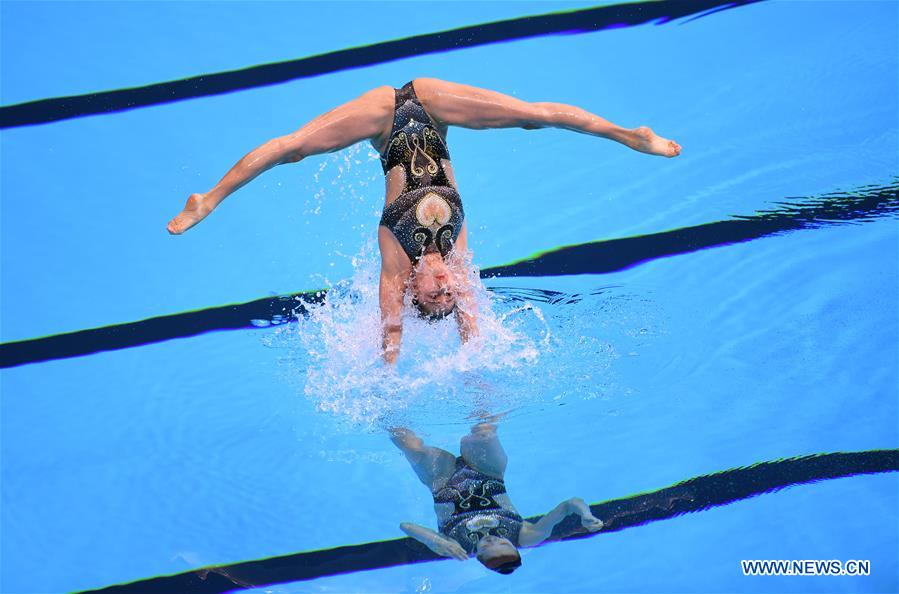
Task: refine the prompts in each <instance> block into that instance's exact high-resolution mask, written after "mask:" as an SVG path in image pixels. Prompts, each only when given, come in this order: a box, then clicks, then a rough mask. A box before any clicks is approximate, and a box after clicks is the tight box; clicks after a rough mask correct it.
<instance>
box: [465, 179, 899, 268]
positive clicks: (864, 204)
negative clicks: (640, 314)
mask: <svg viewBox="0 0 899 594" xmlns="http://www.w3.org/2000/svg"><path fill="white" fill-rule="evenodd" d="M793 200H795V201H793V202H779V203H777V204H779V205H780V208H778V209H774V210H769V211H763V212H759V213H756V214H755V215H752V216H737V217H734V218H733V219H730V220H726V221H718V222H715V223H705V224H702V225H696V226H694V227H683V228H681V229H672V230H671V231H662V232H660V233H651V234H649V235H638V236H636V237H624V238H621V239H610V240H606V241H591V242H590V243H582V244H578V245H571V246H565V247H562V248H556V249H552V250H549V251H546V252H543V253H541V254H537V255H535V256H533V257H531V258H528V259H526V260H520V261H518V262H514V263H512V264H506V265H503V266H495V267H493V268H487V269H485V270H483V271H482V275H483V276H485V277H488V278H489V277H494V276H495V277H506V276H561V275H568V274H604V273H609V272H618V271H620V270H626V269H628V268H631V267H633V266H636V265H638V264H642V263H644V262H648V261H650V260H657V259H659V258H665V257H668V256H675V255H679V254H688V253H690V252H696V251H699V250H704V249H708V248H712V247H720V246H726V245H732V244H735V243H742V242H745V241H750V240H753V239H760V238H762V237H766V236H770V235H778V234H782V233H787V232H790V231H798V230H801V229H814V228H818V227H825V226H829V225H838V224H846V223H863V222H868V221H872V220H875V219H880V218H896V217H897V216H899V178H894V179H893V180H892V182H891V183H888V184H886V185H883V186H863V187H861V188H859V189H857V190H855V191H852V192H833V193H830V194H825V195H823V196H819V197H815V198H796V199H793Z"/></svg>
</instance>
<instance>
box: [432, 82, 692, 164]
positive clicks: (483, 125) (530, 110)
mask: <svg viewBox="0 0 899 594" xmlns="http://www.w3.org/2000/svg"><path fill="white" fill-rule="evenodd" d="M414 84H415V91H416V92H417V93H418V97H419V99H420V100H421V102H422V105H423V106H424V108H425V109H426V110H427V112H428V113H429V114H430V115H431V116H432V117H434V118H436V119H437V121H439V122H442V123H443V124H448V125H452V126H461V127H463V128H473V129H475V130H484V129H487V128H524V129H526V130H536V129H538V128H561V129H563V130H571V131H573V132H580V133H581V134H590V135H591V136H599V137H601V138H607V139H609V140H614V141H616V142H620V143H621V144H623V145H625V146H627V147H629V148H632V149H634V150H635V151H640V152H641V153H649V154H650V155H659V156H663V157H676V156H677V155H679V154H680V152H681V147H680V145H679V144H678V143H676V142H674V141H673V140H669V139H667V138H662V137H661V136H659V135H657V134H656V133H655V132H653V131H652V130H651V129H650V128H648V127H646V126H639V127H637V128H624V127H622V126H619V125H617V124H613V123H612V122H610V121H609V120H606V119H604V118H601V117H600V116H598V115H596V114H593V113H590V112H589V111H587V110H585V109H582V108H580V107H576V106H574V105H566V104H564V103H550V102H528V101H522V100H521V99H518V98H517V97H512V96H510V95H504V94H502V93H497V92H496V91H491V90H488V89H480V88H478V87H472V86H470V85H464V84H459V83H453V82H448V81H444V80H439V79H436V78H416V79H415V81H414Z"/></svg>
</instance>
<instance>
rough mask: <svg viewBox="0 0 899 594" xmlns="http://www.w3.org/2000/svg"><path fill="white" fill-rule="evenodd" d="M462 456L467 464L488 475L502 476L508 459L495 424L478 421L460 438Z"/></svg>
mask: <svg viewBox="0 0 899 594" xmlns="http://www.w3.org/2000/svg"><path fill="white" fill-rule="evenodd" d="M461 449H462V457H463V458H464V459H465V461H466V462H467V463H468V465H469V466H471V467H472V468H474V469H475V470H477V471H479V472H482V473H484V474H486V475H488V476H493V477H496V478H503V475H504V474H505V472H506V465H507V463H508V461H509V459H508V457H507V456H506V452H505V450H503V446H502V444H501V443H500V442H499V438H498V437H497V435H496V425H491V424H489V423H479V424H477V425H475V426H474V427H472V428H471V433H469V434H468V435H466V436H465V437H463V438H462V443H461Z"/></svg>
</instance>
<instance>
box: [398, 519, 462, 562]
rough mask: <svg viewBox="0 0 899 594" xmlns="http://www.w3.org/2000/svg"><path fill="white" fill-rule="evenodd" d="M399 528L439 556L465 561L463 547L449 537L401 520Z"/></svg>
mask: <svg viewBox="0 0 899 594" xmlns="http://www.w3.org/2000/svg"><path fill="white" fill-rule="evenodd" d="M400 530H402V531H403V532H405V533H406V534H408V535H409V536H411V537H412V538H414V539H415V540H417V541H418V542H420V543H421V544H423V545H425V546H426V547H428V548H429V549H431V550H432V551H434V552H435V553H437V554H438V555H440V556H441V557H451V558H453V559H458V560H459V561H465V560H467V559H468V554H467V553H466V552H465V549H463V548H462V545H460V544H459V543H457V542H456V541H455V540H453V539H451V538H447V537H445V536H443V535H442V534H439V533H437V532H434V531H433V530H431V529H430V528H425V527H424V526H419V525H418V524H412V523H409V522H403V523H402V524H400Z"/></svg>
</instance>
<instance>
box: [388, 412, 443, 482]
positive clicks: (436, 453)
mask: <svg viewBox="0 0 899 594" xmlns="http://www.w3.org/2000/svg"><path fill="white" fill-rule="evenodd" d="M390 441H392V442H393V443H394V445H396V447H398V448H399V449H400V451H402V452H403V454H405V455H406V459H407V460H408V461H409V464H411V465H412V470H414V471H415V474H417V475H418V478H419V480H421V482H422V483H424V485H425V486H426V487H428V488H429V489H430V490H431V492H432V493H435V492H437V491H439V490H440V489H442V488H443V485H445V484H446V481H448V480H449V478H450V477H451V476H453V472H454V471H455V469H456V457H455V456H454V455H452V454H451V453H449V452H447V451H446V450H441V449H440V448H435V447H432V446H427V445H425V444H424V441H422V439H421V438H420V437H419V436H417V435H415V433H414V432H412V431H411V430H409V429H406V428H405V427H396V428H393V429H391V430H390Z"/></svg>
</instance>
